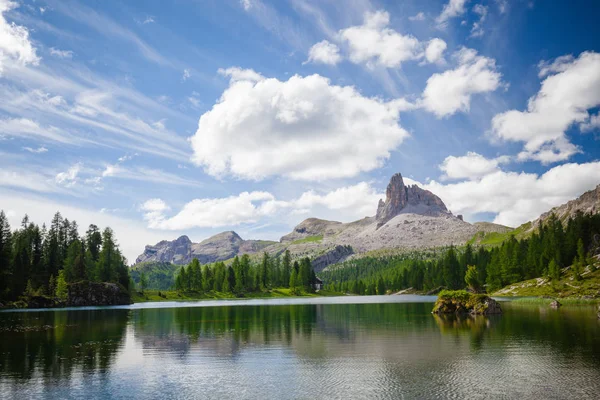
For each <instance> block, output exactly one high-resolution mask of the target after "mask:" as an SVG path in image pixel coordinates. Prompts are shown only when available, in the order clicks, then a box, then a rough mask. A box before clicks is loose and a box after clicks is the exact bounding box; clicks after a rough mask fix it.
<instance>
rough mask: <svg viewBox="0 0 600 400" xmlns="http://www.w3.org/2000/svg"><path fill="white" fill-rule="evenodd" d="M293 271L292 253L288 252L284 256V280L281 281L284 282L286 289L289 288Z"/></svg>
mask: <svg viewBox="0 0 600 400" xmlns="http://www.w3.org/2000/svg"><path fill="white" fill-rule="evenodd" d="M291 269H292V256H291V254H290V251H289V250H286V251H285V253H284V254H283V266H282V278H281V280H282V281H283V285H284V286H285V287H289V282H290V276H291V273H292V271H291Z"/></svg>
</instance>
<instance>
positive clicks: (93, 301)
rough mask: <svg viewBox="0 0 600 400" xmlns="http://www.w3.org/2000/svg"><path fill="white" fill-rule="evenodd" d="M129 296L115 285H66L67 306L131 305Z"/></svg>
mask: <svg viewBox="0 0 600 400" xmlns="http://www.w3.org/2000/svg"><path fill="white" fill-rule="evenodd" d="M131 303H132V301H131V296H129V293H128V292H127V290H125V288H124V287H123V286H121V285H118V284H116V283H107V282H87V281H82V282H75V283H72V284H70V285H68V296H67V305H68V306H71V307H81V306H116V305H126V304H131Z"/></svg>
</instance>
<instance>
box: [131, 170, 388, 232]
mask: <svg viewBox="0 0 600 400" xmlns="http://www.w3.org/2000/svg"><path fill="white" fill-rule="evenodd" d="M382 197H384V194H383V193H378V192H377V191H376V190H375V189H374V188H373V187H371V185H370V184H369V183H367V182H360V183H358V184H356V185H353V186H346V187H341V188H337V189H335V190H332V191H330V192H317V191H314V190H310V191H307V192H304V193H303V194H302V195H301V196H300V197H298V198H297V199H292V200H289V201H283V200H278V199H276V198H275V196H274V195H273V194H271V193H269V192H243V193H240V194H238V195H235V196H229V197H224V198H202V199H195V200H192V201H190V202H189V203H187V204H185V205H184V206H183V208H182V209H181V210H180V211H179V212H177V213H176V214H175V215H173V216H171V217H169V216H167V215H166V214H167V212H168V211H169V210H170V207H169V206H168V205H167V204H166V203H165V202H164V201H163V200H161V199H150V200H148V201H147V202H146V203H144V204H143V205H142V207H141V208H140V209H141V211H142V212H143V213H144V218H145V219H146V220H147V221H148V226H149V227H150V228H153V229H168V230H180V229H190V228H215V227H226V226H231V227H233V226H238V225H241V224H252V223H257V222H260V221H261V220H263V219H265V218H278V220H281V219H282V218H285V217H284V215H283V214H285V215H286V216H288V217H289V216H294V215H298V214H305V215H310V216H319V217H322V218H329V219H336V220H342V221H346V222H347V221H354V220H356V219H359V218H363V217H365V216H373V215H374V214H375V209H376V207H377V202H378V201H379V199H380V198H382ZM296 218H297V217H296ZM293 223H297V220H295V219H294V221H293Z"/></svg>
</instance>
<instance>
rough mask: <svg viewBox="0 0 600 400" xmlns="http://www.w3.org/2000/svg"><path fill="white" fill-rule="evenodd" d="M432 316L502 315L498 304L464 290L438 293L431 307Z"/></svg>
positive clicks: (488, 298)
mask: <svg viewBox="0 0 600 400" xmlns="http://www.w3.org/2000/svg"><path fill="white" fill-rule="evenodd" d="M432 312H433V313H434V314H471V315H493V314H502V308H501V307H500V303H498V302H497V301H496V300H494V299H492V298H491V297H489V296H487V295H484V294H474V293H468V292H467V291H465V290H452V291H451V290H444V291H442V292H440V294H439V296H438V299H437V301H436V302H435V305H434V307H433V311H432Z"/></svg>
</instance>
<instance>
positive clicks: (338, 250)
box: [311, 245, 354, 273]
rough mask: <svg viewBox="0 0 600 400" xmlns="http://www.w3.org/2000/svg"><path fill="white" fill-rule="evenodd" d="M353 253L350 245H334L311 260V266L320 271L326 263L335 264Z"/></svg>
mask: <svg viewBox="0 0 600 400" xmlns="http://www.w3.org/2000/svg"><path fill="white" fill-rule="evenodd" d="M352 254H354V250H353V249H352V247H350V246H340V245H338V246H335V247H334V248H333V249H331V250H330V251H328V252H326V253H325V254H322V255H320V256H318V257H317V258H315V259H314V260H312V263H311V264H312V266H313V268H314V270H315V272H317V273H318V272H321V271H323V270H324V269H325V267H327V266H328V265H332V264H337V263H340V262H342V261H344V260H345V259H346V258H348V256H350V255H352Z"/></svg>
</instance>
